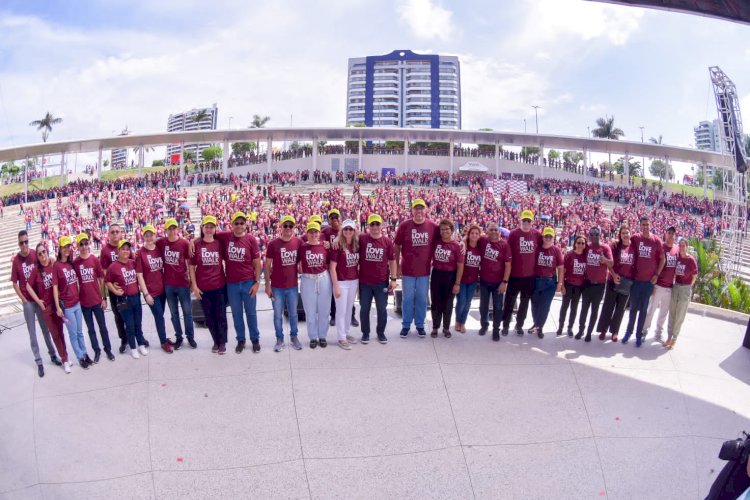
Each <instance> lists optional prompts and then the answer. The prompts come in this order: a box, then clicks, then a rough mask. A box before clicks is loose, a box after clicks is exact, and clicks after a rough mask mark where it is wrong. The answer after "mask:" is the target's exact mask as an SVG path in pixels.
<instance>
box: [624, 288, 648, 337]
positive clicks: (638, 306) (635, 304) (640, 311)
mask: <svg viewBox="0 0 750 500" xmlns="http://www.w3.org/2000/svg"><path fill="white" fill-rule="evenodd" d="M653 291H654V285H653V284H652V283H651V282H650V281H636V280H633V285H632V286H631V287H630V315H629V316H628V328H627V329H626V330H625V336H626V337H629V336H630V335H632V334H633V328H634V327H635V326H636V318H637V319H638V325H637V326H638V329H637V330H636V331H635V336H636V337H640V336H641V332H643V325H644V323H645V322H646V314H648V301H649V300H651V293H652V292H653Z"/></svg>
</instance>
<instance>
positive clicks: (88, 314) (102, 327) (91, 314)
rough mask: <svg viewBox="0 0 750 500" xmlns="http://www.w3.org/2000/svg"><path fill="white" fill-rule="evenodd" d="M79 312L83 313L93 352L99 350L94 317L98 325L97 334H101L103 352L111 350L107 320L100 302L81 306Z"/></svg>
mask: <svg viewBox="0 0 750 500" xmlns="http://www.w3.org/2000/svg"><path fill="white" fill-rule="evenodd" d="M81 312H82V313H83V320H84V321H85V322H86V329H87V330H88V332H89V340H90V341H91V348H92V349H93V350H94V352H100V351H101V349H100V348H99V341H98V340H97V338H96V330H95V329H94V318H96V324H97V325H98V326H99V335H101V336H102V344H104V352H112V344H111V343H110V342H109V331H108V330H107V321H106V320H105V319H104V309H102V306H101V305H100V304H97V305H95V306H93V307H84V306H81Z"/></svg>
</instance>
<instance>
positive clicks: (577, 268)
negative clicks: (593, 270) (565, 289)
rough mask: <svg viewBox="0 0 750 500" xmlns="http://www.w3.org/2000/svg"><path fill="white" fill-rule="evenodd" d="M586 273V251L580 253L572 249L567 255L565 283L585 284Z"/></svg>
mask: <svg viewBox="0 0 750 500" xmlns="http://www.w3.org/2000/svg"><path fill="white" fill-rule="evenodd" d="M585 275H586V252H584V253H582V254H581V255H578V254H577V253H575V251H573V250H571V251H570V252H568V253H567V254H566V255H565V283H567V284H568V285H573V286H581V285H583V280H584V276H585Z"/></svg>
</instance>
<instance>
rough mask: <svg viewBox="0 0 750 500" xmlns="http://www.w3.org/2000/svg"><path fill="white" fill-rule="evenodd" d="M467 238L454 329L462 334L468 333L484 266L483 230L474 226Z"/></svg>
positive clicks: (469, 228) (469, 230) (467, 229)
mask: <svg viewBox="0 0 750 500" xmlns="http://www.w3.org/2000/svg"><path fill="white" fill-rule="evenodd" d="M465 232H466V237H465V239H464V246H465V248H466V254H465V255H464V271H463V273H461V286H460V287H459V290H458V297H457V298H456V325H455V326H454V329H455V330H456V331H457V332H460V333H466V318H468V317H469V309H471V299H472V297H474V292H475V291H476V289H477V287H478V286H479V268H480V266H481V264H482V248H481V247H480V246H479V238H480V237H481V236H482V228H480V227H479V226H478V225H476V224H472V225H471V226H468V227H466V228H465Z"/></svg>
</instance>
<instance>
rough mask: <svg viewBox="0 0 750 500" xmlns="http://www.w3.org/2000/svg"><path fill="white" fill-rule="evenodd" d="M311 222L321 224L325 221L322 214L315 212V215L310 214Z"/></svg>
mask: <svg viewBox="0 0 750 500" xmlns="http://www.w3.org/2000/svg"><path fill="white" fill-rule="evenodd" d="M310 222H317V223H318V224H320V223H322V222H323V217H321V216H320V215H318V214H315V215H311V216H310Z"/></svg>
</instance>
